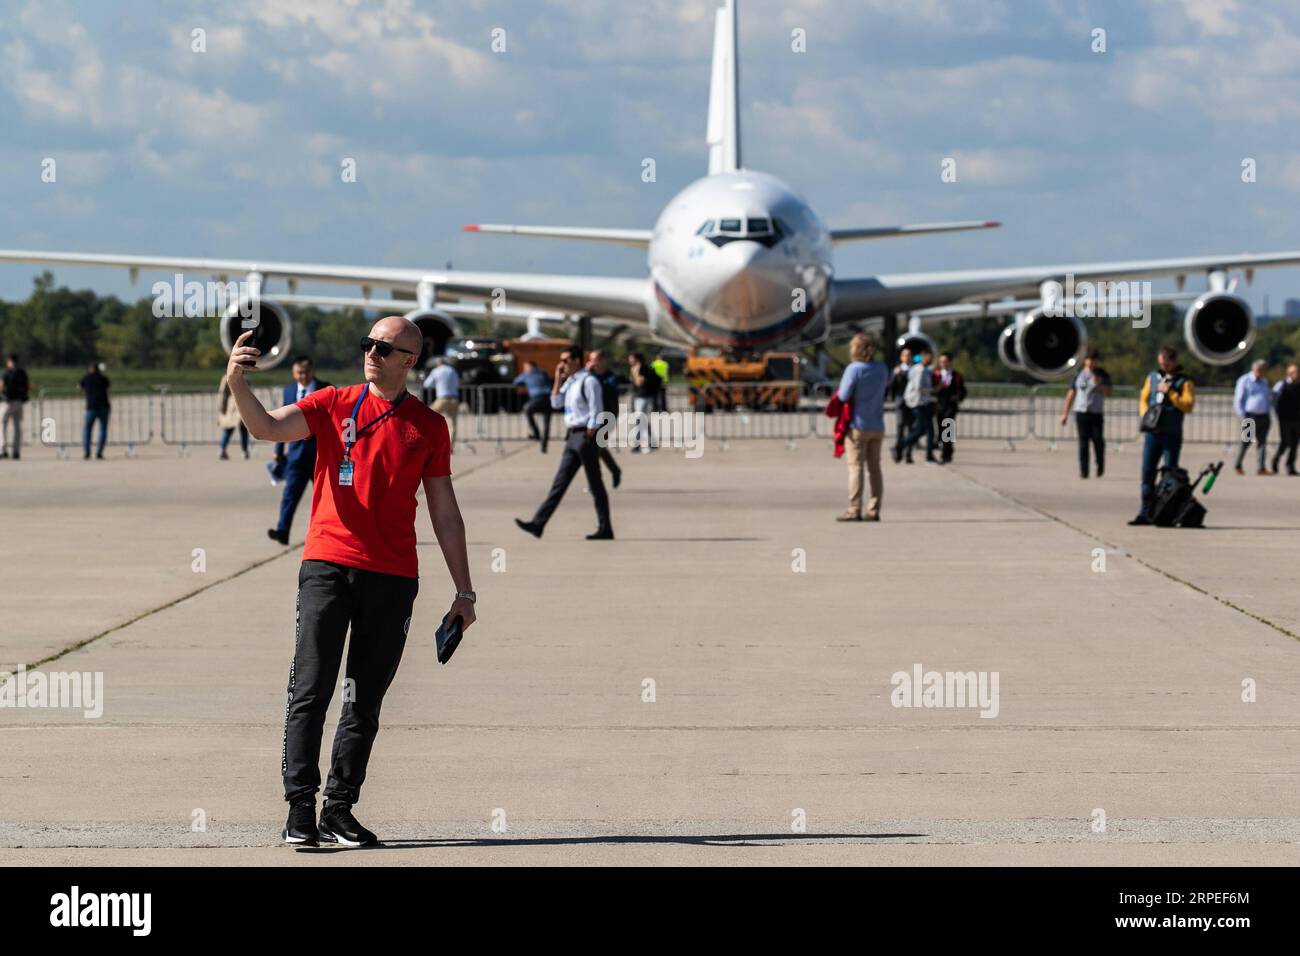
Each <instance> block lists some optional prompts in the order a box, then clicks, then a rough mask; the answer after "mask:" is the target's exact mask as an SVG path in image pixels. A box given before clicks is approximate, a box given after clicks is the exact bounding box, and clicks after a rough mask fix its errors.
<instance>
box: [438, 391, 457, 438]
mask: <svg viewBox="0 0 1300 956" xmlns="http://www.w3.org/2000/svg"><path fill="white" fill-rule="evenodd" d="M433 410H434V411H435V412H437V413H438V414H439V415H441V416H442V417H443V418H445V419H447V437H448V438H450V439H451V444H452V447H455V445H456V413H457V412H458V411H460V399H459V398H438V399H434V402H433Z"/></svg>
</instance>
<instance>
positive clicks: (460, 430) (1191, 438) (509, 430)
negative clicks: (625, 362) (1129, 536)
mask: <svg viewBox="0 0 1300 956" xmlns="http://www.w3.org/2000/svg"><path fill="white" fill-rule="evenodd" d="M747 387H749V386H746V385H737V384H727V385H707V386H703V387H702V388H701V389H699V390H698V391H699V393H700V394H699V396H698V398H699V400H700V401H699V405H698V406H697V405H696V404H693V403H692V401H691V397H692V396H691V391H690V389H689V388H687V387H686V386H678V387H673V388H671V389H669V392H668V402H667V406H668V411H670V412H672V413H681V414H683V415H684V414H688V413H694V412H699V413H700V417H699V418H698V419H696V421H701V422H702V423H703V431H704V437H705V439H706V440H709V439H712V440H717V441H720V442H722V443H723V444H724V445H725V444H726V443H728V442H731V441H737V440H750V439H778V440H784V441H786V442H788V443H793V442H795V441H798V440H799V439H802V438H818V439H829V438H830V437H831V436H832V434H833V431H834V424H835V423H834V422H833V421H832V420H831V419H829V418H827V417H826V416H825V414H823V409H824V408H825V407H826V402H827V401H828V400H829V397H830V395H831V393H832V392H833V391H834V389H835V386H834V384H833V383H826V384H823V385H818V386H813V387H808V388H805V389H803V390H802V396H801V398H800V400H799V405H798V408H797V409H796V410H794V411H790V410H780V409H763V408H750V407H746V403H745V402H744V401H743V400H742V401H741V402H740V403H739V405H738V407H735V408H727V409H723V408H715V409H713V410H710V407H712V406H713V405H714V404H715V403H713V402H710V401H708V398H709V395H708V390H709V389H715V388H716V389H725V390H726V395H727V396H728V398H729V399H734V398H735V397H736V395H737V394H738V393H739V394H740V395H741V397H742V399H743V397H744V394H743V393H744V390H745V388H747ZM760 387H761V386H760V385H759V384H757V383H756V384H755V385H754V386H753V388H754V389H755V393H754V395H755V404H757V403H758V398H759V392H758V389H759V388H760ZM966 391H967V396H966V401H965V402H963V403H962V405H961V408H960V411H959V413H958V415H957V417H956V439H957V440H958V441H967V440H970V441H999V442H1006V443H1008V444H1010V445H1013V446H1014V444H1015V443H1016V442H1022V441H1027V440H1030V439H1035V440H1039V441H1046V442H1049V443H1052V444H1053V445H1054V444H1055V443H1058V442H1063V441H1071V442H1072V441H1073V440H1074V438H1075V432H1074V420H1073V414H1072V413H1071V414H1068V415H1066V416H1065V417H1066V423H1065V424H1064V425H1062V424H1061V418H1062V413H1063V408H1064V396H1065V393H1066V387H1065V386H1063V385H1054V384H1046V385H1033V386H1027V385H1002V384H997V383H988V382H969V383H967V386H966ZM254 394H256V395H257V396H258V398H259V399H260V400H261V401H262V403H263V404H264V405H265V406H266V407H267V408H275V407H277V406H278V405H279V404H280V402H281V394H282V392H281V389H280V388H277V387H274V386H261V387H258V388H255V389H254ZM1137 395H1138V390H1137V389H1136V388H1133V387H1131V386H1117V387H1116V388H1115V392H1114V394H1113V395H1112V397H1110V398H1109V399H1107V400H1106V424H1105V429H1106V439H1107V441H1112V442H1118V443H1124V442H1129V441H1133V440H1135V439H1137V438H1139V437H1140V432H1139V431H1138V413H1137ZM525 404H526V399H525V397H524V396H523V395H522V394H521V393H520V392H519V391H518V390H516V389H515V388H514V387H513V386H511V385H475V386H467V387H462V389H461V404H460V411H459V415H458V420H457V428H456V441H457V444H462V443H463V444H465V445H466V446H467V447H468V449H469V450H470V451H472V452H473V451H477V449H476V448H475V447H474V446H475V444H476V443H479V442H487V443H492V444H494V445H496V446H498V448H502V449H503V448H504V446H505V444H506V443H516V442H523V441H529V440H531V432H530V429H529V426H528V421H527V419H526V417H525V415H524V412H523V407H524V405H525ZM619 404H620V409H621V410H624V411H626V413H628V414H629V415H630V412H631V408H632V404H633V403H632V398H631V396H630V394H629V393H627V392H621V393H620V396H619ZM26 412H27V413H26V414H25V415H24V422H23V424H24V429H25V434H26V436H27V441H28V442H29V443H30V444H43V445H47V446H51V447H54V448H56V449H57V450H58V451H59V454H60V455H64V454H67V453H68V450H69V449H74V448H76V447H78V446H79V445H81V443H82V432H83V427H84V423H85V399H84V397H83V396H82V395H81V393H80V392H79V391H78V390H76V389H71V388H59V389H42V390H41V391H40V392H39V393H38V394H37V396H36V398H35V400H34V401H32V402H30V403H29V404H28V408H27V410H26ZM217 415H218V396H217V393H216V391H215V390H214V389H201V390H200V389H173V388H170V387H169V386H165V385H163V386H158V387H157V389H156V390H155V391H154V392H153V393H136V394H125V395H115V396H114V397H113V406H112V413H111V415H110V418H109V427H108V441H107V444H108V445H111V446H114V447H125V448H126V449H127V454H128V455H132V454H134V453H135V450H136V449H137V448H138V447H140V446H141V445H148V444H151V443H152V442H153V441H154V439H155V437H157V438H158V439H159V440H160V441H161V442H162V444H164V445H168V446H173V447H176V448H178V449H179V450H180V451H181V453H184V452H185V450H186V449H187V448H189V447H192V446H207V445H216V444H218V443H219V441H220V439H221V428H220V426H219V424H218V421H217ZM896 415H897V412H896V410H895V409H894V408H893V407H892V406H888V407H887V408H886V420H885V428H886V434H887V435H891V436H892V435H893V433H894V429H895V422H896V420H897V419H896ZM538 426H539V427H541V426H542V421H541V420H540V416H539V420H538ZM1240 428H1241V424H1240V422H1239V420H1238V419H1237V417H1236V414H1235V413H1234V412H1233V409H1232V390H1231V389H1226V388H1215V389H1210V388H1206V389H1199V390H1198V391H1197V397H1196V409H1195V411H1194V412H1193V413H1192V414H1191V415H1188V416H1187V418H1186V420H1185V421H1184V424H1183V436H1184V437H1183V440H1184V441H1185V442H1188V443H1196V442H1200V443H1214V444H1221V445H1225V446H1227V445H1233V444H1235V443H1236V442H1237V441H1239V440H1240ZM623 431H631V423H630V419H629V421H628V422H626V423H620V434H621V433H622V432H623ZM97 432H98V426H96V434H95V435H92V439H94V438H95V437H97ZM563 432H564V424H563V413H562V412H561V411H558V410H557V411H554V412H553V413H552V415H551V436H552V438H562V437H563ZM654 437H655V440H656V441H657V440H658V437H659V436H658V435H657V434H656V435H655V436H654Z"/></svg>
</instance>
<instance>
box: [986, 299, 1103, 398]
mask: <svg viewBox="0 0 1300 956" xmlns="http://www.w3.org/2000/svg"><path fill="white" fill-rule="evenodd" d="M1015 329H1016V331H1015V335H1014V341H1015V351H1016V358H1017V359H1019V361H1020V364H1021V365H1022V366H1024V370H1025V371H1026V372H1028V373H1029V374H1030V375H1032V376H1034V378H1037V379H1042V380H1043V381H1049V380H1051V379H1054V378H1061V377H1062V376H1065V375H1068V374H1069V373H1070V372H1072V371H1073V370H1074V369H1075V368H1077V367H1078V365H1079V363H1080V362H1081V361H1082V360H1083V354H1084V351H1085V350H1086V349H1087V347H1088V332H1087V330H1086V329H1085V328H1084V327H1083V323H1082V322H1081V321H1080V320H1079V319H1078V318H1077V317H1075V316H1065V315H1059V316H1058V315H1047V314H1046V313H1044V311H1043V310H1042V308H1041V307H1040V308H1037V309H1034V310H1033V311H1032V312H1029V313H1027V314H1026V315H1025V318H1024V321H1022V322H1019V323H1018V324H1017V325H1016V327H1015ZM1003 334H1005V333H1003ZM999 351H1001V349H999ZM1004 361H1005V359H1004Z"/></svg>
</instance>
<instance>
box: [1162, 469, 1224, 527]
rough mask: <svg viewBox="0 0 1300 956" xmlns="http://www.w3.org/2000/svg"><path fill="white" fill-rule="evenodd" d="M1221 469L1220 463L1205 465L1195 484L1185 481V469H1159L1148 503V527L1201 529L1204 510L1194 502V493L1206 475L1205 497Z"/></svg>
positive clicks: (1186, 477) (1188, 480)
mask: <svg viewBox="0 0 1300 956" xmlns="http://www.w3.org/2000/svg"><path fill="white" fill-rule="evenodd" d="M1222 467H1223V462H1218V463H1217V464H1213V465H1206V466H1205V468H1204V470H1202V471H1201V473H1200V474H1199V475H1197V476H1196V479H1195V480H1191V479H1189V478H1188V476H1187V469H1185V468H1161V469H1160V476H1159V478H1158V479H1157V481H1156V490H1155V495H1154V496H1153V498H1152V500H1151V523H1152V524H1154V525H1156V526H1158V527H1161V528H1173V527H1179V528H1201V527H1204V526H1205V506H1204V505H1203V504H1201V503H1200V502H1199V501H1197V500H1196V497H1195V495H1194V492H1195V491H1196V486H1197V485H1199V484H1200V483H1201V479H1202V478H1204V477H1205V476H1206V475H1209V476H1210V477H1209V479H1208V480H1207V481H1206V482H1205V489H1204V490H1205V492H1207V493H1208V492H1209V490H1210V489H1211V488H1212V487H1213V486H1214V480H1215V479H1216V478H1217V477H1218V476H1219V469H1220V468H1222Z"/></svg>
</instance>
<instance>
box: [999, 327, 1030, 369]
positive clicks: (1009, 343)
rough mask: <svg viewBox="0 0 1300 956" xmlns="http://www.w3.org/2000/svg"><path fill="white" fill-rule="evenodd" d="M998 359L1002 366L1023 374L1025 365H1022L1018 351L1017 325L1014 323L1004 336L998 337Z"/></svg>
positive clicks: (1005, 330) (1004, 330)
mask: <svg viewBox="0 0 1300 956" xmlns="http://www.w3.org/2000/svg"><path fill="white" fill-rule="evenodd" d="M998 358H1000V359H1001V360H1002V364H1003V365H1005V366H1006V367H1007V368H1009V369H1011V371H1013V372H1023V371H1024V370H1025V367H1024V365H1022V364H1021V363H1020V354H1019V353H1018V352H1017V351H1016V323H1014V322H1012V323H1011V324H1010V325H1008V326H1007V327H1006V328H1005V329H1003V330H1002V334H1001V335H999V336H998Z"/></svg>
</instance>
